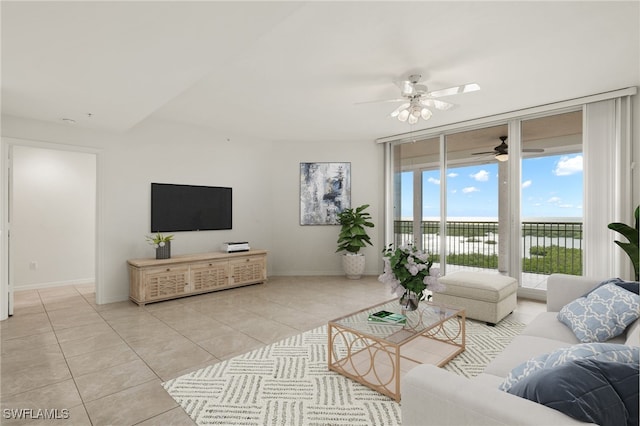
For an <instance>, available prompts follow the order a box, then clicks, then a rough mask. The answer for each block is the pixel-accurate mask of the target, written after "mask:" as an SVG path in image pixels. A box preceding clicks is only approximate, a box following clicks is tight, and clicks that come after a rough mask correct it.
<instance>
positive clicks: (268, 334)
mask: <svg viewBox="0 0 640 426" xmlns="http://www.w3.org/2000/svg"><path fill="white" fill-rule="evenodd" d="M238 329H239V330H240V331H242V332H243V333H244V334H246V335H247V336H249V337H253V338H254V339H256V340H259V341H261V342H263V343H264V344H269V343H271V342H277V341H279V340H282V339H284V338H286V337H289V336H293V335H295V334H299V333H300V331H298V330H296V329H295V328H293V327H289V326H288V325H284V324H282V323H279V322H276V321H272V320H269V319H266V318H265V319H263V320H262V321H259V322H254V323H250V324H246V325H242V326H238Z"/></svg>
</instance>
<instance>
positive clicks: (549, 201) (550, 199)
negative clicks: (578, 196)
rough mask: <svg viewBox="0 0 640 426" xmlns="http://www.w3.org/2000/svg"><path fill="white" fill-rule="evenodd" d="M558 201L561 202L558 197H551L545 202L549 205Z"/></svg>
mask: <svg viewBox="0 0 640 426" xmlns="http://www.w3.org/2000/svg"><path fill="white" fill-rule="evenodd" d="M560 201H562V199H561V198H560V197H551V198H549V199H548V200H547V203H549V204H557V203H559V202H560Z"/></svg>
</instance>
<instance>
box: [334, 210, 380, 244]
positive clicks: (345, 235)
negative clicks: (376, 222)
mask: <svg viewBox="0 0 640 426" xmlns="http://www.w3.org/2000/svg"><path fill="white" fill-rule="evenodd" d="M367 207H369V204H364V205H362V206H360V207H357V208H356V209H344V210H343V211H342V212H340V213H338V223H339V224H340V225H342V228H341V229H340V234H339V235H338V249H337V250H336V253H337V252H339V251H347V252H349V253H354V254H357V253H358V252H359V251H360V249H361V248H363V247H366V245H367V244H369V245H373V244H371V239H370V238H369V235H367V228H373V222H371V215H370V214H369V213H368V212H365V210H366V209H367Z"/></svg>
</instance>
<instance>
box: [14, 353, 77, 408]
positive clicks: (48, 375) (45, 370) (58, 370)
mask: <svg viewBox="0 0 640 426" xmlns="http://www.w3.org/2000/svg"><path fill="white" fill-rule="evenodd" d="M70 378H71V373H70V372H69V368H68V367H67V363H66V361H65V360H64V358H63V357H62V356H60V358H59V359H56V360H50V361H48V362H46V363H44V364H37V365H32V366H30V367H28V368H25V369H22V370H7V369H4V368H3V369H2V388H1V392H2V396H3V398H4V397H5V396H10V395H15V394H18V393H23V392H27V391H30V390H33V389H36V388H42V387H44V386H48V385H51V384H54V383H58V382H62V381H65V380H69V379H70Z"/></svg>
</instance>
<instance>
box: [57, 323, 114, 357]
mask: <svg viewBox="0 0 640 426" xmlns="http://www.w3.org/2000/svg"><path fill="white" fill-rule="evenodd" d="M77 328H79V327H74V328H65V329H64V330H62V331H63V332H67V331H69V330H74V329H77ZM90 329H92V328H84V327H83V334H84V332H86V331H88V330H90ZM93 329H95V330H97V331H96V333H95V334H93V335H88V336H87V335H85V336H82V337H79V338H77V339H73V340H65V341H61V342H60V347H61V348H62V352H63V353H64V355H65V356H66V357H74V356H78V355H82V354H86V353H89V352H95V351H98V350H102V349H105V348H108V347H110V346H117V345H120V344H122V342H123V340H122V338H121V337H120V336H119V335H118V333H116V332H115V331H113V330H111V329H110V328H106V329H105V328H103V327H95V328H93ZM65 337H67V338H71V337H73V336H72V335H66V336H65Z"/></svg>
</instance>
